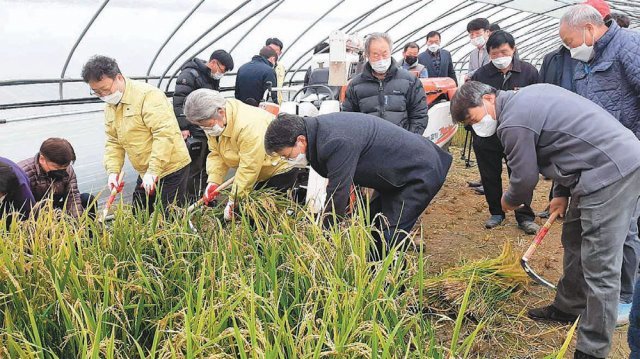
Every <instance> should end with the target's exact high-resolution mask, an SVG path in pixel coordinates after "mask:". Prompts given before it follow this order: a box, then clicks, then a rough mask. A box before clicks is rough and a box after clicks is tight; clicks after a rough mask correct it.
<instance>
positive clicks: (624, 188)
mask: <svg viewBox="0 0 640 359" xmlns="http://www.w3.org/2000/svg"><path fill="white" fill-rule="evenodd" d="M532 106H533V107H532ZM451 115H452V117H453V119H454V120H455V121H458V122H462V123H464V124H465V125H469V124H470V125H472V126H474V127H475V128H482V129H483V130H485V131H487V132H497V134H498V137H499V139H500V142H501V143H502V144H503V145H504V148H505V153H506V155H507V159H508V161H509V163H511V165H512V170H513V172H512V174H511V178H510V180H509V188H508V189H507V191H506V192H505V193H504V195H503V196H502V207H503V209H504V210H505V211H511V210H513V209H515V208H517V207H518V206H520V205H522V204H525V203H529V202H531V198H532V196H533V192H534V189H535V187H536V184H537V183H538V180H539V178H540V174H542V175H544V176H545V177H548V178H551V179H553V180H554V181H555V183H556V185H555V188H554V195H553V197H554V198H553V200H552V201H551V203H550V206H551V213H556V214H558V215H559V216H561V217H564V222H563V225H562V239H561V240H562V247H563V248H564V259H563V273H562V277H561V278H560V280H559V281H558V286H557V291H556V295H555V300H554V301H553V303H552V304H550V305H548V306H545V307H542V308H536V309H531V310H529V312H528V315H529V317H531V318H533V319H536V320H545V321H557V322H562V323H566V324H571V323H573V322H575V321H576V319H577V318H578V316H580V322H579V324H578V330H577V341H576V352H575V354H574V358H580V359H581V358H606V357H607V355H608V354H609V352H610V350H611V339H612V336H613V332H614V329H615V325H616V311H617V303H618V295H619V292H620V265H621V263H622V257H623V249H622V247H623V245H624V241H625V237H626V234H627V229H628V228H629V218H630V217H631V213H632V212H633V211H634V210H635V207H636V204H637V202H638V199H639V198H640V157H639V156H638V153H640V142H639V141H638V140H637V139H636V138H635V136H634V135H633V134H632V133H631V132H630V131H628V130H627V129H626V128H624V126H622V125H621V124H620V123H619V122H618V121H617V120H616V119H615V118H614V117H612V116H611V115H610V114H609V113H607V111H605V110H603V109H602V108H601V107H599V106H597V105H596V104H594V103H593V102H591V101H589V100H587V99H585V98H584V97H581V96H578V95H576V94H574V93H572V92H569V91H567V90H565V89H563V88H561V87H558V86H553V85H548V84H537V85H532V86H528V87H525V88H523V89H521V90H519V91H496V89H494V88H492V87H491V86H489V85H485V84H482V83H480V82H475V81H472V82H469V83H466V84H464V85H463V86H461V87H460V89H458V91H457V92H456V94H455V96H454V97H453V99H452V101H451ZM569 197H570V198H571V201H570V202H569ZM565 213H566V214H565Z"/></svg>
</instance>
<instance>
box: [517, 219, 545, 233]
mask: <svg viewBox="0 0 640 359" xmlns="http://www.w3.org/2000/svg"><path fill="white" fill-rule="evenodd" d="M518 228H520V229H522V230H523V231H524V233H526V234H529V235H532V234H536V233H538V231H539V230H540V226H539V225H537V224H536V223H535V222H533V221H523V222H522V223H518Z"/></svg>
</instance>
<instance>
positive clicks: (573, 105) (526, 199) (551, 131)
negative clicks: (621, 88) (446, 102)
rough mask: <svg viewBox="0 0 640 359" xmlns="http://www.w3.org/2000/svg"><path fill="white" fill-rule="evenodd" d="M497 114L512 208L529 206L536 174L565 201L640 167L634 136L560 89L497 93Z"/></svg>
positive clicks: (639, 151) (544, 86)
mask: <svg viewBox="0 0 640 359" xmlns="http://www.w3.org/2000/svg"><path fill="white" fill-rule="evenodd" d="M531 104H535V111H534V109H533V108H532V107H531ZM496 116H497V117H498V131H497V133H498V138H500V141H501V142H502V144H503V146H504V152H505V154H506V155H507V162H508V163H509V166H510V167H511V171H512V172H511V178H510V180H509V183H510V185H509V189H508V190H507V192H506V193H505V200H506V201H507V203H509V204H511V205H520V204H523V203H527V204H528V203H531V197H532V194H533V190H534V188H535V187H536V184H537V183H538V177H539V176H538V173H542V174H543V175H544V176H545V177H548V178H551V179H553V180H554V181H555V182H556V187H555V188H554V197H560V196H562V197H566V196H569V195H571V196H582V195H588V194H590V193H593V192H595V191H597V190H599V189H602V188H604V187H607V186H609V185H611V184H613V183H615V182H616V181H618V180H620V179H621V178H623V177H625V176H627V175H628V174H630V173H632V172H633V171H634V170H636V169H638V168H640V156H638V154H640V141H638V139H637V138H636V137H635V136H634V135H633V133H631V131H629V130H628V129H626V128H625V127H624V126H622V125H621V124H620V122H618V121H617V120H616V119H615V118H613V117H612V116H611V115H610V114H609V113H607V112H606V111H604V110H603V109H602V108H600V107H599V106H598V105H596V104H594V103H593V102H591V101H589V100H587V99H585V98H584V97H582V96H579V95H576V94H574V93H573V92H570V91H567V90H565V89H563V88H561V87H558V86H554V85H549V84H537V85H531V86H528V87H525V88H522V89H520V90H519V91H499V92H498V97H497V100H496Z"/></svg>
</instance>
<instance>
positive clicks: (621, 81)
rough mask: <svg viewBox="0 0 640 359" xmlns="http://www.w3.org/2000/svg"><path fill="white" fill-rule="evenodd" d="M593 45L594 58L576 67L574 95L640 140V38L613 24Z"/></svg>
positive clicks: (634, 33)
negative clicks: (609, 115) (595, 104)
mask: <svg viewBox="0 0 640 359" xmlns="http://www.w3.org/2000/svg"><path fill="white" fill-rule="evenodd" d="M607 25H608V26H609V30H607V32H606V33H605V34H604V35H603V36H602V37H601V38H600V39H599V40H598V41H596V44H595V47H594V50H595V56H594V58H593V59H592V60H591V61H590V62H589V63H582V62H581V63H579V64H578V65H577V66H576V73H575V76H574V81H575V86H576V92H577V93H578V94H579V95H581V96H584V97H586V98H588V99H589V100H591V101H593V102H595V103H597V104H598V105H600V107H602V108H604V109H605V110H607V111H608V112H609V113H610V114H611V115H613V117H615V118H616V119H618V121H620V123H622V125H624V126H625V127H626V128H628V129H630V130H631V132H633V133H634V134H635V135H636V137H638V138H639V139H640V34H638V33H637V32H635V31H631V30H628V29H621V28H620V26H618V24H616V22H615V21H610V22H608V23H607Z"/></svg>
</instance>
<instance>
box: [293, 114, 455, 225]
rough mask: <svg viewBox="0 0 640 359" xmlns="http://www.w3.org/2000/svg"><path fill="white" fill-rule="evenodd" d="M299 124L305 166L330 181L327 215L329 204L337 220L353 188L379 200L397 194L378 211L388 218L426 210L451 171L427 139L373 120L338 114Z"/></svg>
mask: <svg viewBox="0 0 640 359" xmlns="http://www.w3.org/2000/svg"><path fill="white" fill-rule="evenodd" d="M304 121H305V127H306V131H307V153H306V154H307V159H308V160H309V164H310V165H311V167H312V168H313V169H314V170H315V171H316V172H318V173H319V174H320V175H321V176H323V177H326V178H328V179H329V184H328V185H327V196H328V197H329V199H328V200H327V207H326V208H327V211H328V212H327V213H331V208H332V204H333V206H334V208H335V213H336V215H338V216H342V215H344V214H345V212H346V209H347V207H348V205H349V194H350V187H351V184H356V185H360V186H363V187H367V188H373V189H375V190H376V191H377V192H379V193H380V194H381V195H383V196H384V195H385V194H395V193H400V192H401V193H402V195H400V196H399V197H400V198H401V200H400V201H397V202H398V203H393V204H389V205H388V206H387V208H383V213H384V214H385V216H387V218H389V219H391V218H399V214H400V212H401V211H402V208H403V203H404V204H405V205H406V206H405V207H409V208H414V207H419V206H412V205H409V202H412V203H413V202H422V201H423V202H424V203H425V205H424V206H423V207H422V208H424V207H426V203H428V202H429V201H430V200H431V198H433V196H435V194H436V193H437V192H438V190H439V189H440V187H441V186H442V184H443V183H444V180H445V178H446V176H447V172H448V171H449V167H450V166H451V155H449V154H448V153H446V152H444V151H443V150H442V149H440V148H439V147H438V146H436V145H435V144H433V143H432V142H431V141H429V140H428V139H426V138H424V137H422V136H420V135H417V134H414V133H411V132H408V131H405V130H403V129H402V128H400V127H398V126H395V125H393V124H392V123H390V122H388V121H384V120H382V119H380V118H378V117H375V116H372V115H366V114H362V113H346V112H337V113H331V114H326V115H320V116H318V117H305V119H304ZM406 188H409V189H410V190H409V191H404V192H402V191H403V189H406ZM331 198H332V199H333V203H332V201H331V200H330V199H331ZM403 215H404V214H403ZM394 224H395V223H391V225H394Z"/></svg>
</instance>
